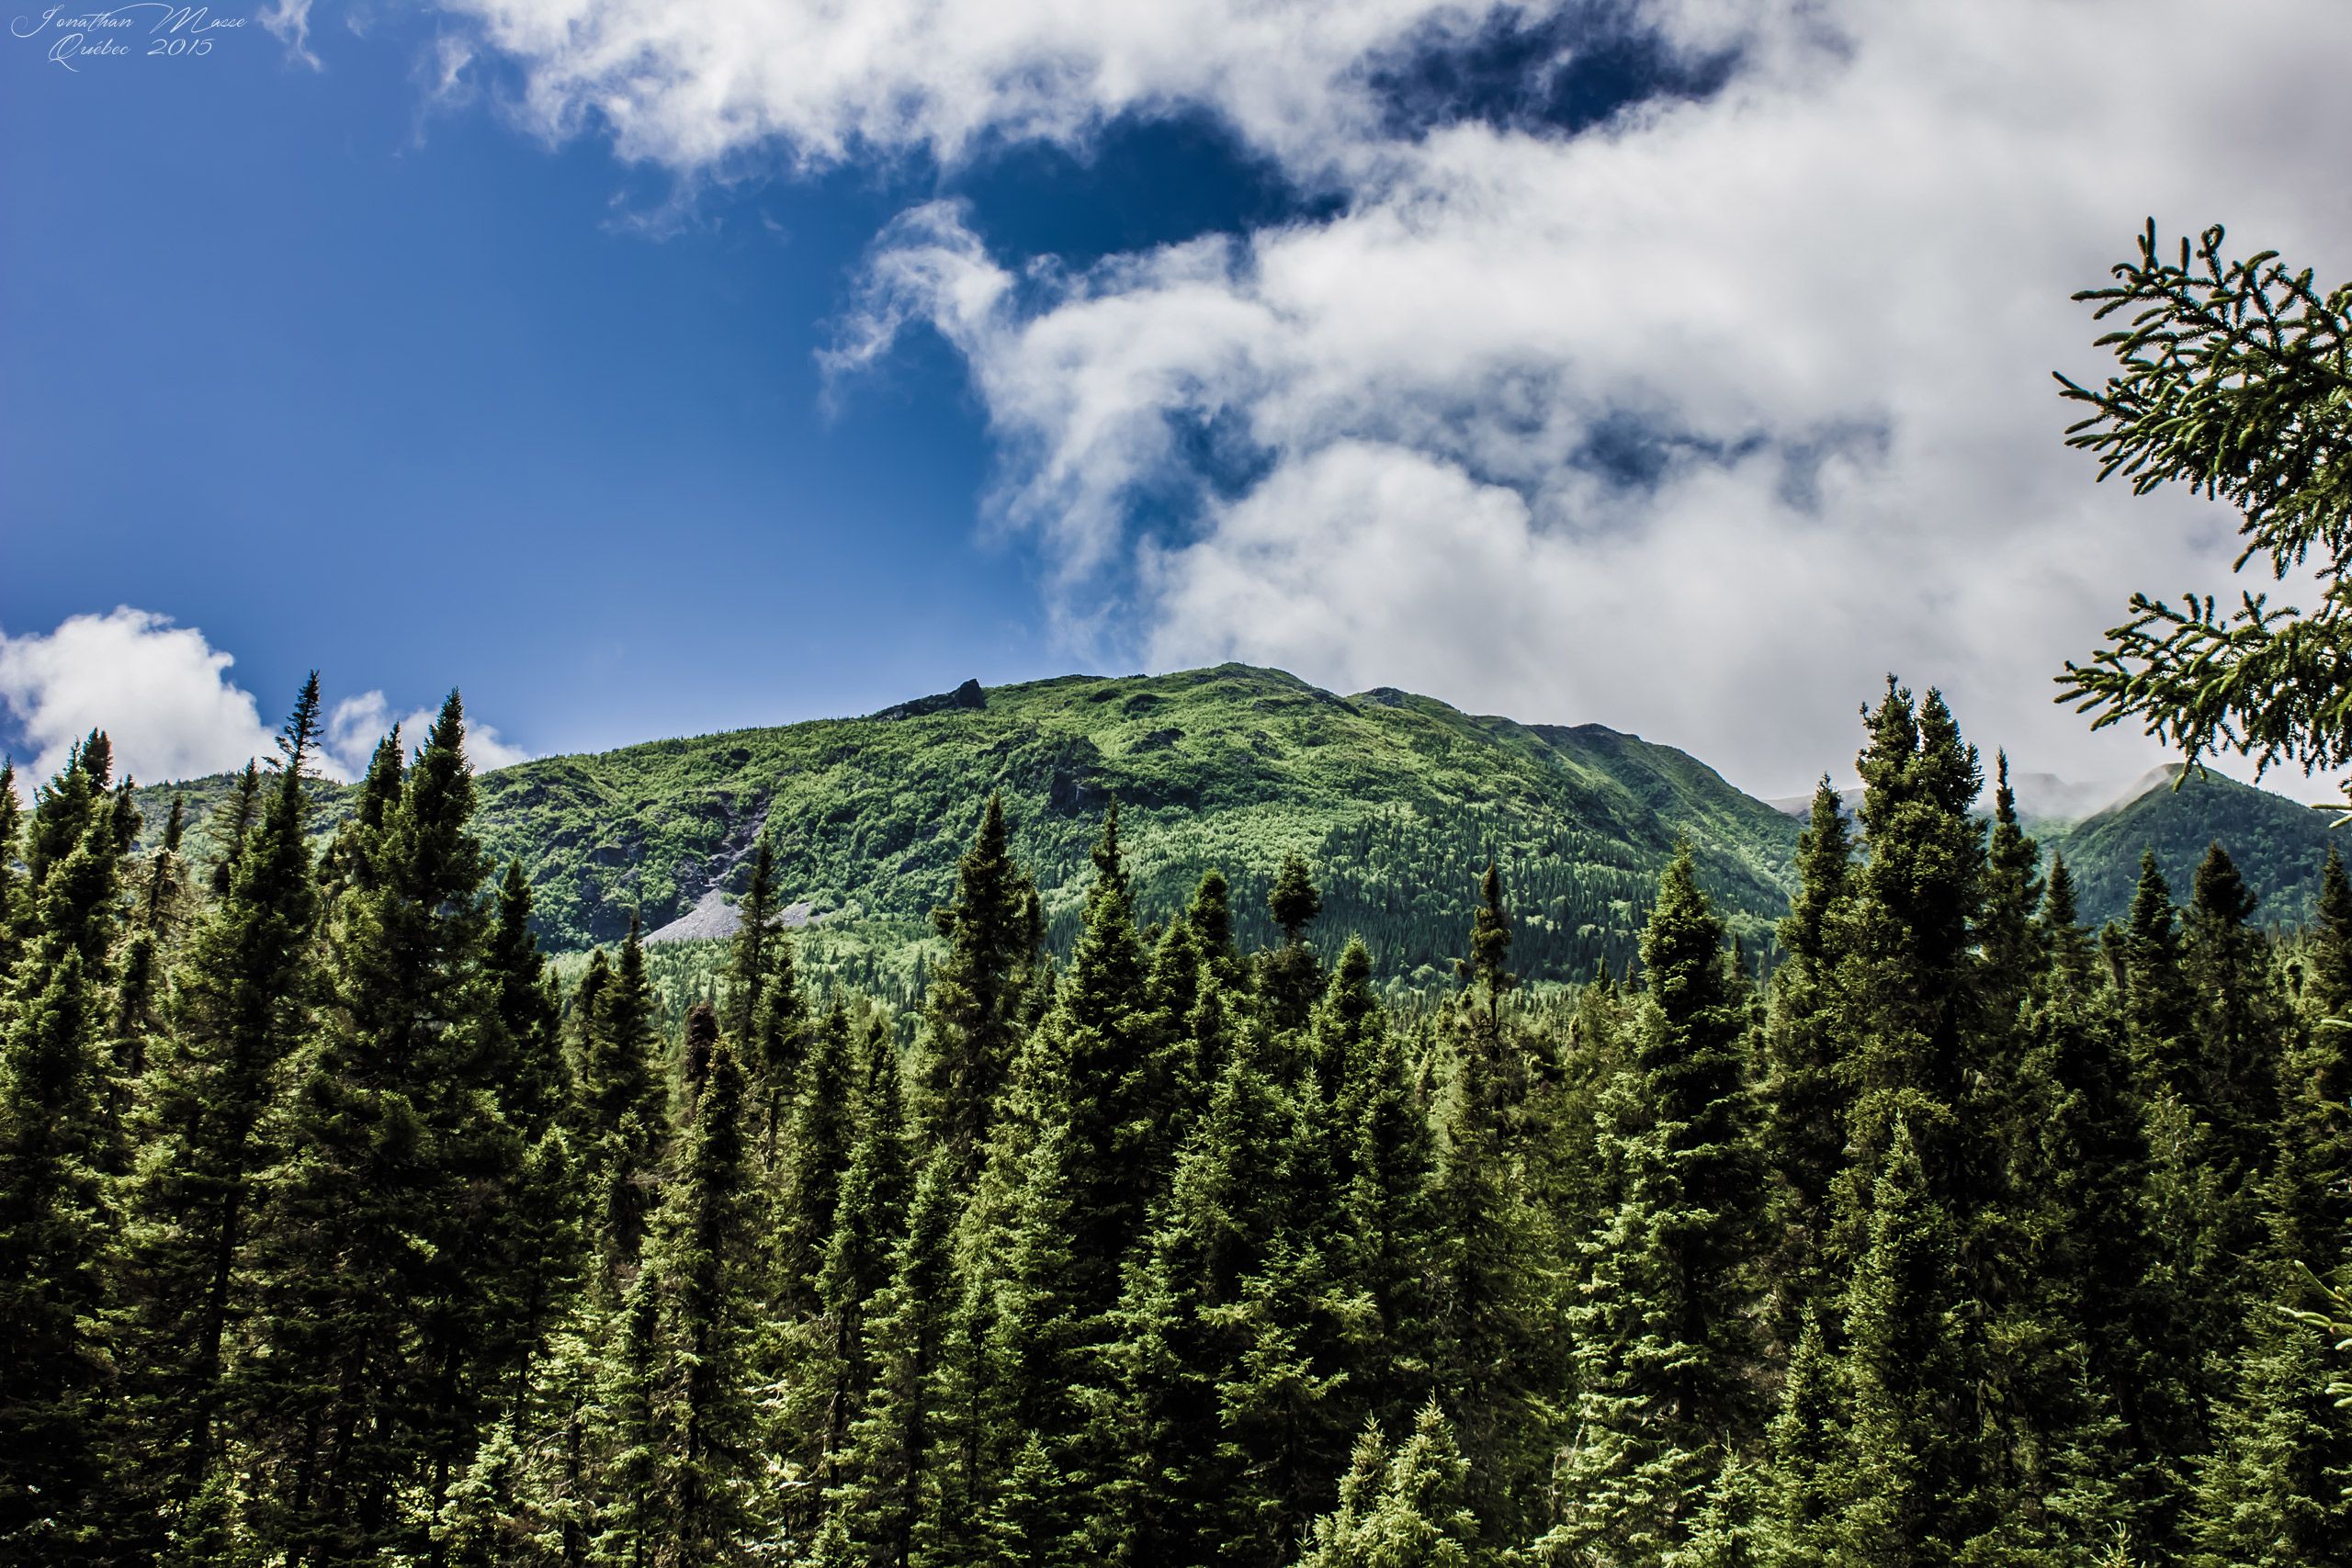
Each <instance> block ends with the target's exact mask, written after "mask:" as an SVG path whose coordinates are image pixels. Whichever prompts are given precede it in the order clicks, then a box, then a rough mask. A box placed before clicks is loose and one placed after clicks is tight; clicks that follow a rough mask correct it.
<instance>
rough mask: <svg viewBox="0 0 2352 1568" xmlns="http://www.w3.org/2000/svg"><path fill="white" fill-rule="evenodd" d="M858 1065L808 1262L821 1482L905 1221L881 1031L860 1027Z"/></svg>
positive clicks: (836, 1478)
mask: <svg viewBox="0 0 2352 1568" xmlns="http://www.w3.org/2000/svg"><path fill="white" fill-rule="evenodd" d="M858 1079H859V1082H858V1094H857V1122H856V1125H857V1142H856V1145H855V1146H854V1148H853V1149H852V1150H851V1153H850V1156H849V1163H848V1165H847V1166H846V1167H844V1168H843V1169H842V1173H841V1182H840V1190H839V1196H838V1198H837V1200H836V1201H835V1203H834V1207H833V1224H832V1234H831V1235H830V1236H829V1237H828V1238H827V1240H826V1243H825V1249H824V1254H823V1258H822V1260H821V1262H820V1264H819V1266H818V1271H817V1279H816V1299H817V1311H818V1320H819V1324H820V1329H821V1337H820V1344H819V1347H818V1352H819V1353H818V1356H817V1358H816V1361H817V1364H818V1367H819V1368H820V1375H819V1377H818V1379H817V1380H816V1382H817V1385H818V1389H819V1392H820V1393H821V1394H822V1396H823V1399H822V1404H821V1405H820V1407H819V1409H818V1411H817V1412H816V1413H815V1414H816V1416H817V1422H816V1424H817V1425H818V1426H820V1427H821V1433H820V1443H819V1450H820V1455H821V1459H820V1466H819V1469H820V1474H821V1476H822V1477H823V1479H824V1481H825V1483H826V1484H827V1485H829V1486H831V1485H838V1484H839V1483H840V1482H841V1480H842V1451H843V1450H844V1449H846V1448H847V1447H848V1445H849V1438H850V1429H851V1427H852V1426H853V1425H854V1423H855V1422H856V1420H857V1418H858V1416H859V1415H860V1414H861V1413H862V1411H863V1410H864V1407H865V1396H866V1392H867V1390H868V1389H869V1387H870V1386H871V1385H872V1383H873V1381H874V1374H875V1362H874V1359H873V1356H872V1354H871V1349H872V1348H871V1347H870V1346H869V1345H868V1344H867V1339H866V1331H865V1327H866V1313H867V1309H868V1307H869V1306H870V1305H871V1304H872V1303H873V1301H874V1298H875V1296H876V1294H877V1293H879V1292H880V1291H881V1290H882V1288H883V1286H884V1285H885V1283H887V1282H888V1279H889V1269H890V1258H891V1248H892V1245H893V1243H894V1242H895V1241H896V1240H897V1238H898V1236H899V1231H900V1228H901V1226H902V1224H903V1223H904V1221H905V1219H906V1210H907V1201H908V1179H909V1168H908V1154H909V1149H908V1138H907V1129H906V1118H905V1111H904V1105H903V1100H902V1097H901V1090H900V1086H899V1051H898V1046H897V1044H896V1043H895V1042H894V1041H893V1040H892V1039H891V1037H890V1035H889V1034H888V1032H886V1031H884V1030H881V1029H878V1028H876V1029H870V1030H868V1031H867V1032H866V1036H865V1060H864V1061H863V1062H861V1063H860V1064H859V1069H858Z"/></svg>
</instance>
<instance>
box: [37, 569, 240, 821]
mask: <svg viewBox="0 0 2352 1568" xmlns="http://www.w3.org/2000/svg"><path fill="white" fill-rule="evenodd" d="M233 662H234V660H232V659H231V658H230V656H229V655H228V654H226V653H223V652H221V651H220V649H216V648H214V647H213V646H212V645H211V644H210V643H209V642H207V641H206V640H205V637H204V634H203V633H202V632H200V631H198V630H197V629H196V628H195V627H194V626H174V625H172V623H171V622H170V621H169V620H167V619H165V618H164V616H162V615H151V614H149V613H148V612H147V611H145V610H134V609H132V608H130V606H129V605H121V606H119V607H117V608H116V609H114V610H112V611H110V612H108V613H107V614H106V615H74V616H72V617H70V618H69V619H67V620H66V621H65V622H64V624H63V625H62V626H59V627H58V628H57V629H56V630H55V631H53V632H48V633H33V634H28V635H25V636H19V637H11V636H9V635H8V634H6V633H5V632H0V703H5V704H6V705H7V707H8V710H9V712H10V713H11V714H12V715H13V716H15V719H16V723H17V730H18V732H19V733H20V734H21V735H22V736H23V738H24V739H25V741H26V742H27V743H28V745H30V746H31V747H33V748H34V749H35V750H34V753H33V755H32V756H31V757H29V758H20V759H18V761H19V764H20V770H21V771H22V772H23V773H24V774H25V777H24V779H23V781H22V782H24V783H27V784H30V783H32V782H33V781H34V780H35V779H38V778H45V777H47V776H49V775H50V774H51V773H55V772H56V771H57V769H58V768H59V767H60V766H62V764H63V762H64V761H65V757H66V753H67V752H68V750H71V748H72V747H73V745H74V742H75V741H76V740H79V739H81V738H82V737H83V736H85V735H86V734H88V733H89V732H90V731H91V730H93V729H103V730H106V731H107V735H108V738H109V739H111V740H112V742H113V745H114V757H115V768H116V771H117V772H118V773H128V774H130V775H131V776H132V777H134V778H141V779H175V778H189V777H193V776H196V775H198V774H201V773H219V772H220V771H222V770H223V769H227V768H240V767H243V766H244V763H245V759H247V758H248V757H254V756H259V755H264V754H266V753H267V752H268V751H269V750H270V739H271V733H272V732H271V731H270V730H269V728H267V727H266V726H265V725H264V724H263V723H262V721H261V713H260V710H259V709H258V708H257V707H256V706H255V705H254V699H253V694H251V693H249V692H245V691H243V690H240V689H239V688H238V686H237V685H236V683H235V682H232V681H231V680H230V679H229V673H228V671H229V666H230V665H231V664H232V663H233ZM26 763H29V767H28V768H24V767H23V766H22V765H23V764H26Z"/></svg>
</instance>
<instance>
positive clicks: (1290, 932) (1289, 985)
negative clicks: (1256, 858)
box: [1259, 851, 1323, 1029]
mask: <svg viewBox="0 0 2352 1568" xmlns="http://www.w3.org/2000/svg"><path fill="white" fill-rule="evenodd" d="M1266 909H1267V912H1268V913H1269V914H1271V915H1272V917H1273V919H1274V926H1275V929H1276V930H1278V931H1281V932H1282V935H1283V940H1282V945H1281V946H1279V947H1277V948H1275V949H1274V950H1273V951H1272V952H1271V953H1264V954H1262V955H1261V958H1260V975H1261V978H1260V981H1259V989H1260V991H1261V994H1263V996H1264V997H1265V998H1266V1004H1267V1006H1268V1007H1270V1008H1271V1009H1272V1012H1273V1020H1274V1023H1275V1025H1276V1027H1278V1028H1281V1029H1296V1028H1298V1027H1300V1026H1301V1025H1303V1024H1304V1023H1306V1015H1307V1011H1308V1010H1309V1009H1310V1008H1312V1007H1313V1006H1314V1005H1315V998H1316V993H1317V991H1319V990H1320V989H1321V988H1322V984H1323V976H1322V969H1321V966H1320V965H1319V964H1317V962H1316V959H1315V950H1314V949H1313V948H1310V947H1309V946H1307V945H1306V928H1307V927H1308V926H1310V925H1312V924H1314V923H1315V918H1316V916H1317V915H1319V914H1321V913H1322V912H1323V896H1322V895H1321V894H1320V893H1317V891H1316V890H1315V884H1314V882H1313V881H1312V880H1311V879H1310V878H1309V875H1308V873H1307V869H1306V861H1304V860H1302V859H1301V858H1299V856H1298V854H1297V852H1295V851H1294V852H1291V853H1289V854H1286V855H1284V856H1283V863H1282V869H1281V870H1279V871H1277V872H1276V873H1275V874H1274V881H1273V886H1272V888H1271V889H1269V891H1268V892H1267V895H1266Z"/></svg>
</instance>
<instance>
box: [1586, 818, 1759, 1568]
mask: <svg viewBox="0 0 2352 1568" xmlns="http://www.w3.org/2000/svg"><path fill="white" fill-rule="evenodd" d="M1724 938H1725V933H1724V927H1723V923H1722V922H1721V921H1720V920H1718V919H1716V918H1715V917H1714V915H1713V911H1712V910H1711V909H1710V908H1708V905H1707V901H1706V897H1705V895H1703V894H1702V893H1701V892H1700V891H1699V886H1698V882H1697V879H1696V875H1695V872H1694V870H1693V867H1692V865H1691V854H1690V850H1689V847H1688V846H1687V845H1686V846H1684V847H1683V849H1682V850H1681V851H1680V852H1678V853H1677V855H1676V856H1675V859H1674V860H1673V861H1672V862H1671V863H1669V864H1668V867H1667V870H1666V872H1665V874H1664V876H1663V877H1662V878H1661V879H1660V882H1659V887H1658V898H1657V904H1656V905H1655V906H1654V908H1653V909H1652V912H1651V915H1650V919H1649V923H1648V925H1647V927H1646V928H1645V930H1644V931H1643V934H1642V964H1643V970H1644V975H1645V981H1646V985H1647V990H1648V1006H1647V1007H1645V1010H1644V1012H1643V1015H1642V1017H1641V1019H1640V1021H1639V1022H1638V1024H1637V1025H1636V1028H1635V1032H1634V1042H1635V1043H1634V1052H1633V1055H1632V1059H1631V1060H1630V1062H1629V1063H1628V1064H1627V1068H1626V1071H1625V1072H1624V1074H1623V1076H1622V1077H1621V1078H1620V1080H1619V1082H1618V1084H1617V1086H1616V1087H1615V1089H1614V1091H1613V1092H1612V1093H1611V1096H1610V1098H1609V1100H1606V1101H1605V1102H1604V1104H1605V1107H1606V1110H1605V1116H1606V1122H1607V1125H1608V1132H1607V1134H1606V1135H1605V1142H1604V1148H1605V1153H1604V1160H1603V1165H1604V1169H1605V1170H1606V1171H1607V1173H1608V1177H1609V1186H1610V1189H1611V1193H1612V1196H1613V1199H1614V1209H1613V1213H1611V1214H1610V1215H1609V1217H1608V1218H1607V1219H1606V1220H1605V1221H1604V1222H1603V1224H1602V1225H1601V1226H1600V1229H1598V1230H1597V1231H1596V1232H1595V1233H1594V1234H1593V1235H1592V1236H1591V1237H1590V1238H1589V1240H1588V1241H1587V1242H1586V1244H1585V1247H1584V1249H1583V1250H1584V1257H1585V1267H1586V1271H1585V1278H1584V1282H1583V1284H1582V1286H1581V1288H1580V1290H1579V1292H1578V1294H1577V1299H1576V1300H1575V1302H1574V1303H1573V1304H1572V1305H1571V1306H1570V1307H1569V1309H1568V1312H1567V1314H1566V1316H1567V1323H1568V1325H1569V1330H1570V1333H1571V1335H1572V1337H1573V1338H1574V1343H1575V1356H1576V1378H1575V1384H1576V1387H1577V1391H1578V1395H1577V1409H1576V1428H1575V1431H1574V1433H1573V1435H1572V1437H1571V1438H1570V1442H1569V1446H1568V1448H1567V1450H1566V1452H1565V1453H1564V1454H1563V1456H1562V1458H1561V1461H1560V1462H1559V1464H1558V1466H1557V1467H1556V1469H1555V1474H1556V1476H1557V1477H1558V1483H1559V1486H1560V1491H1561V1495H1562V1498H1563V1507H1564V1512H1565V1515H1566V1517H1564V1519H1563V1520H1562V1522H1561V1523H1560V1524H1559V1525H1558V1526H1557V1527H1555V1529H1553V1530H1552V1532H1551V1533H1550V1534H1549V1535H1548V1536H1547V1537H1546V1538H1545V1540H1544V1551H1545V1552H1546V1554H1547V1556H1548V1557H1550V1558H1551V1559H1552V1560H1555V1561H1561V1562H1584V1561H1589V1560H1592V1559H1595V1558H1602V1559H1607V1558H1611V1557H1616V1558H1630V1559H1632V1560H1634V1561H1653V1560H1661V1559H1664V1558H1666V1557H1668V1556H1670V1555H1671V1554H1673V1553H1675V1552H1677V1551H1680V1550H1682V1549H1683V1548H1684V1547H1685V1546H1687V1545H1688V1544H1689V1542H1690V1540H1691V1534H1692V1531H1693V1529H1694V1528H1695V1526H1696V1524H1697V1521H1698V1519H1699V1517H1700V1516H1701V1514H1702V1512H1703V1511H1704V1505H1703V1499H1704V1498H1705V1496H1706V1495H1708V1494H1709V1492H1710V1491H1711V1490H1712V1489H1713V1485H1714V1483H1715V1481H1716V1479H1717V1476H1718V1473H1719V1472H1720V1470H1721V1468H1722V1463H1723V1449H1724V1447H1727V1446H1730V1445H1736V1444H1740V1443H1744V1442H1745V1441H1747V1439H1749V1438H1752V1437H1753V1436H1754V1435H1756V1430H1757V1427H1758V1425H1759V1413H1758V1411H1757V1410H1756V1409H1755V1407H1754V1400H1753V1393H1752V1391H1753V1389H1754V1387H1755V1382H1756V1347H1755V1345H1754V1343H1753V1341H1752V1337H1751V1331H1750V1328H1749V1323H1750V1314H1749V1311H1748V1308H1749V1305H1750V1303H1751V1300H1752V1297H1753V1294H1754V1292H1755V1289H1756V1280H1755V1275H1754V1260H1755V1259H1754V1254H1755V1249H1756V1245H1757V1240H1758V1233H1757V1219H1758V1190H1759V1179H1760V1177H1761V1175H1762V1169H1763V1162H1762V1158H1761V1154H1760V1150H1759V1149H1758V1146H1757V1145H1756V1142H1755V1128H1754V1122H1755V1114H1754V1110H1753V1106H1752V1102H1751V1100H1750V1098H1749V1093H1748V1089H1747V1081H1746V1071H1745V1069H1746V1056H1745V1051H1744V1046H1745V1043H1746V1032H1747V1018H1746V1006H1745V1003H1746V998H1745V996H1744V994H1743V992H1742V990H1741V987H1739V985H1738V983H1737V982H1736V979H1735V978H1734V976H1733V975H1732V973H1731V971H1730V970H1729V968H1728V967H1727V962H1726V961H1727V957H1728V954H1727V953H1726V951H1725V943H1724Z"/></svg>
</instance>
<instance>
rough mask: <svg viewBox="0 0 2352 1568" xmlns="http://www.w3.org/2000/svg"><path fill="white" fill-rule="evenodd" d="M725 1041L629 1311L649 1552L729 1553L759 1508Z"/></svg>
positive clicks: (739, 1109) (684, 1561) (736, 1101)
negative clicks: (647, 1355) (633, 1313)
mask: <svg viewBox="0 0 2352 1568" xmlns="http://www.w3.org/2000/svg"><path fill="white" fill-rule="evenodd" d="M743 1102H744V1077H743V1070H742V1066H741V1063H740V1062H739V1061H738V1059H737V1057H736V1055H735V1052H734V1049H733V1047H732V1046H731V1045H730V1044H729V1043H727V1042H726V1041H725V1040H723V1039H722V1040H720V1041H718V1043H716V1044H715V1045H714V1047H713V1048H712V1051H711V1056H710V1070H709V1074H708V1077H707V1082H706V1084H705V1086H704V1090H703V1093H702V1095H701V1096H700V1097H699V1099H698V1100H696V1101H695V1105H694V1110H693V1118H692V1120H691V1122H689V1123H688V1124H687V1125H686V1126H685V1127H684V1129H683V1130H682V1131H681V1134H680V1135H679V1138H678V1141H677V1154H676V1159H675V1165H674V1168H673V1178H672V1179H671V1181H670V1182H669V1183H668V1185H667V1188H666V1190H665V1191H664V1194H663V1198H662V1209H661V1212H660V1214H659V1216H658V1218H657V1220H656V1222H655V1225H654V1235H653V1237H652V1240H651V1241H650V1244H649V1247H648V1250H647V1257H646V1261H645V1269H644V1273H643V1277H642V1279H641V1280H640V1283H639V1289H640V1292H641V1298H640V1301H639V1305H638V1311H639V1312H640V1313H648V1314H650V1316H651V1320H652V1332H653V1336H654V1348H653V1352H652V1358H651V1368H650V1382H651V1395H650V1412H649V1415H650V1433H651V1438H652V1443H653V1448H654V1451H653V1453H652V1455H651V1456H650V1468H651V1472H652V1474H651V1490H652V1494H653V1497H654V1502H653V1505H652V1507H651V1509H650V1515H651V1517H650V1519H649V1520H648V1521H647V1530H648V1534H649V1535H650V1538H651V1540H650V1543H649V1544H650V1545H651V1547H652V1549H653V1561H655V1562H660V1563H662V1564H663V1565H664V1568H670V1565H673V1564H674V1565H675V1568H701V1565H703V1564H707V1563H716V1562H729V1561H733V1560H734V1559H735V1557H736V1556H737V1551H738V1546H739V1543H740V1542H741V1540H743V1539H745V1537H746V1536H747V1534H748V1533H749V1529H750V1527H751V1525H752V1522H753V1520H754V1519H755V1518H756V1517H757V1515H756V1509H757V1506H758V1503H757V1499H756V1497H755V1495H754V1492H755V1487H754V1483H755V1480H756V1477H757V1465H756V1458H755V1452H754V1450H753V1446H752V1434H753V1431H754V1422H755V1411H754V1409H753V1404H752V1395H753V1379H752V1367H753V1362H752V1332H753V1328H754V1325H755V1314H756V1313H757V1310H758V1302H757V1297H756V1294H755V1292H754V1285H755V1280H756V1279H757V1276H758V1269H759V1258H758V1251H757V1247H756V1239H757V1238H756V1235H755V1232H754V1211H753V1207H752V1173H751V1168H750V1163H749V1160H748V1157H747V1147H746V1140H745V1137H744V1126H743V1122H744V1103H743Z"/></svg>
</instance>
